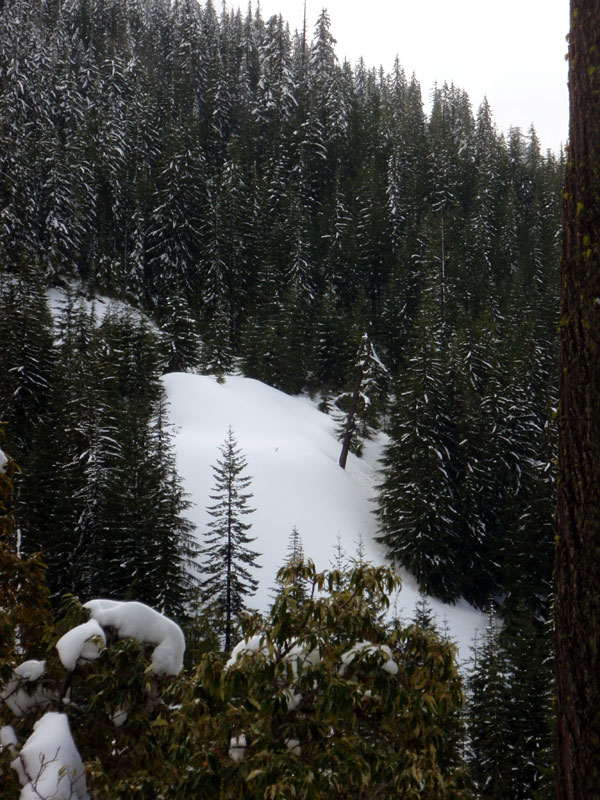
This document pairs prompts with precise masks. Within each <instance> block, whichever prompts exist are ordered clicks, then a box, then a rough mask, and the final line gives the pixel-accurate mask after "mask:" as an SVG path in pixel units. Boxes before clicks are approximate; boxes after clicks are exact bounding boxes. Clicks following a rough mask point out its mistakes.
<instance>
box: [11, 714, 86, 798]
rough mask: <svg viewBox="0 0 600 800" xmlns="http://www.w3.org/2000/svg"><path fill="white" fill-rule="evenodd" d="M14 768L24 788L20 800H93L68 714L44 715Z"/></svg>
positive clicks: (13, 765)
mask: <svg viewBox="0 0 600 800" xmlns="http://www.w3.org/2000/svg"><path fill="white" fill-rule="evenodd" d="M11 766H12V767H13V769H15V770H16V772H17V774H18V775H19V780H20V781H21V785H22V786H23V788H22V790H21V796H20V800H89V795H88V792H87V787H86V782H85V773H84V770H83V764H82V762H81V757H80V755H79V752H78V750H77V748H76V747H75V743H74V741H73V737H72V736H71V730H70V728H69V720H68V718H67V716H66V715H65V714H59V713H58V712H56V711H48V712H47V713H46V714H44V716H43V717H42V718H41V719H39V720H38V721H37V722H36V723H35V725H34V726H33V733H32V734H31V736H30V737H29V739H27V741H26V742H25V744H24V745H23V747H22V748H21V752H20V754H19V756H18V757H17V758H15V760H14V761H13V762H12V764H11Z"/></svg>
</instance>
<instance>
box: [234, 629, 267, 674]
mask: <svg viewBox="0 0 600 800" xmlns="http://www.w3.org/2000/svg"><path fill="white" fill-rule="evenodd" d="M268 652H269V650H268V648H267V646H266V644H265V636H264V635H262V634H256V636H251V637H250V639H242V640H241V641H240V642H238V643H237V644H236V646H235V647H234V648H233V650H232V651H231V655H230V656H229V658H228V660H227V663H226V664H225V669H231V668H232V667H233V666H235V664H236V662H237V660H238V658H240V656H242V655H251V654H252V653H261V654H262V655H267V654H268Z"/></svg>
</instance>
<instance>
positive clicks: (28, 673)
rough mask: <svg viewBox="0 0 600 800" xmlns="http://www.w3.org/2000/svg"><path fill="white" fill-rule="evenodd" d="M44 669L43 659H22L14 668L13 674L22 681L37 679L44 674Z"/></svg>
mask: <svg viewBox="0 0 600 800" xmlns="http://www.w3.org/2000/svg"><path fill="white" fill-rule="evenodd" d="M45 670H46V662H45V661H36V660H35V659H34V658H32V659H30V660H29V661H23V663H22V664H19V666H18V667H15V668H14V674H15V676H16V677H17V678H21V679H22V680H24V681H37V679H38V678H41V676H42V675H43V674H44V672H45Z"/></svg>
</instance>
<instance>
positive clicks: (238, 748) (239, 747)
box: [229, 733, 247, 764]
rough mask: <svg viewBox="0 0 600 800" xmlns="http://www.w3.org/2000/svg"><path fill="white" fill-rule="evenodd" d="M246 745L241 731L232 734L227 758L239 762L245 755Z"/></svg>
mask: <svg viewBox="0 0 600 800" xmlns="http://www.w3.org/2000/svg"><path fill="white" fill-rule="evenodd" d="M246 746H247V742H246V737H245V736H244V734H243V733H240V735H239V736H232V737H231V741H230V743H229V758H231V759H232V760H233V761H236V762H237V763H238V764H239V763H240V762H241V761H243V760H244V756H245V755H246Z"/></svg>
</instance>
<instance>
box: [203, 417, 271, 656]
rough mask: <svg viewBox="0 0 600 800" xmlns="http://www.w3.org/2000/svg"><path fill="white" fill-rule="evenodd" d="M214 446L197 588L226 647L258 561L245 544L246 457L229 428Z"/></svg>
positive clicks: (250, 591) (248, 594)
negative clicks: (215, 452) (217, 453)
mask: <svg viewBox="0 0 600 800" xmlns="http://www.w3.org/2000/svg"><path fill="white" fill-rule="evenodd" d="M219 449H220V451H221V454H222V458H220V459H217V463H216V465H215V466H213V472H214V481H215V483H214V488H213V491H214V493H213V494H211V495H210V498H211V499H212V500H214V501H215V503H214V505H212V506H209V507H208V508H207V513H208V514H209V516H211V517H212V520H211V522H209V523H208V528H209V531H208V532H207V533H206V534H205V542H206V547H205V549H204V562H203V565H202V571H203V573H204V575H205V578H204V580H203V581H202V589H203V591H204V596H205V599H206V600H207V602H208V603H209V604H210V606H211V607H212V609H213V611H214V613H215V617H216V619H217V622H216V624H217V625H218V627H219V630H220V632H221V634H222V636H223V645H224V649H225V651H226V652H228V651H229V650H231V647H232V646H233V644H234V637H235V625H236V621H237V620H238V619H239V617H240V615H241V614H242V613H243V612H244V611H246V610H247V605H246V600H247V598H249V597H251V596H252V595H253V594H254V593H255V591H256V589H257V587H258V581H257V580H256V579H255V578H254V577H253V575H252V570H254V569H255V568H256V567H257V566H259V565H258V564H257V563H256V560H257V558H258V557H259V555H260V554H259V553H256V552H255V551H253V550H251V549H250V548H249V547H248V545H250V544H251V543H252V542H253V541H254V539H253V538H251V537H250V536H248V531H249V530H250V528H251V527H252V526H251V524H249V523H247V522H244V521H243V518H244V517H245V516H246V515H248V514H251V513H252V512H253V511H254V509H252V508H250V507H249V506H248V501H249V500H250V498H251V497H252V494H251V493H250V492H246V491H245V490H246V489H247V488H248V487H249V485H250V482H251V480H252V479H251V478H250V477H249V476H247V475H244V474H243V473H244V470H245V469H246V467H247V463H246V459H245V457H244V455H243V454H242V451H241V450H240V448H239V447H238V445H237V441H236V439H235V436H234V433H233V430H232V429H231V428H229V430H228V432H227V437H226V439H225V441H224V443H223V445H222V446H221V447H220V448H219Z"/></svg>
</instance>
